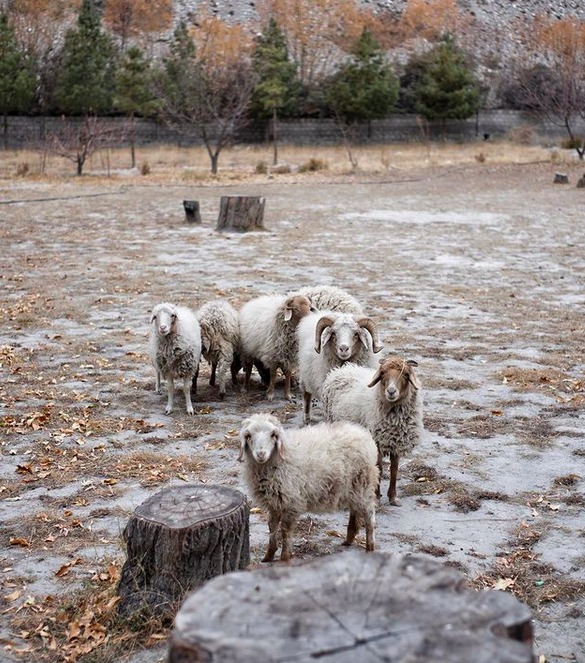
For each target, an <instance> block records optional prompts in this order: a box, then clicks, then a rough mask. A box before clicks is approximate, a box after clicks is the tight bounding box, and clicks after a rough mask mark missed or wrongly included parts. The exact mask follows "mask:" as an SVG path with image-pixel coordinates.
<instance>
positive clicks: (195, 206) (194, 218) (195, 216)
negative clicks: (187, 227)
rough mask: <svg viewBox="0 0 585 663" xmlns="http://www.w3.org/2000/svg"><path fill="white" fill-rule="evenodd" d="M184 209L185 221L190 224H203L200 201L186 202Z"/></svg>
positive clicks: (184, 202)
mask: <svg viewBox="0 0 585 663" xmlns="http://www.w3.org/2000/svg"><path fill="white" fill-rule="evenodd" d="M183 207H184V208H185V221H187V222H188V223H201V213H200V211H199V201H198V200H184V201H183Z"/></svg>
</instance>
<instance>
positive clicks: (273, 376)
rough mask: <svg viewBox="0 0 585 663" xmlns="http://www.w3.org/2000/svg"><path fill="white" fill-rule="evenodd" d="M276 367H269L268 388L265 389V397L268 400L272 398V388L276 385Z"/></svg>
mask: <svg viewBox="0 0 585 663" xmlns="http://www.w3.org/2000/svg"><path fill="white" fill-rule="evenodd" d="M277 370H278V368H277V367H276V366H271V367H270V384H269V385H268V390H267V391H266V398H267V399H268V400H269V401H272V400H274V388H275V387H276V371H277Z"/></svg>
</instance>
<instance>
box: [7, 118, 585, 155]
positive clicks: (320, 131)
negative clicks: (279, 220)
mask: <svg viewBox="0 0 585 663" xmlns="http://www.w3.org/2000/svg"><path fill="white" fill-rule="evenodd" d="M76 121H79V120H75V119H73V120H68V121H64V120H63V119H61V118H58V117H20V116H19V117H9V118H8V147H9V148H22V147H29V148H37V147H41V146H42V145H43V144H44V142H45V140H46V138H47V137H48V136H49V135H50V134H53V133H58V132H59V131H60V130H62V129H63V127H64V125H65V124H66V123H67V122H76ZM102 123H103V125H104V126H107V127H108V128H110V129H116V133H117V134H118V136H119V137H118V139H117V141H116V142H117V143H118V144H119V145H121V146H122V145H126V144H128V133H129V130H128V122H127V120H125V119H124V118H107V119H104V120H102ZM523 127H531V128H532V129H533V131H534V133H535V134H537V135H538V136H540V137H543V139H544V142H547V141H548V142H551V143H554V142H557V143H558V141H559V140H561V139H562V138H566V132H565V130H564V128H563V127H562V126H561V125H554V124H551V123H543V122H538V121H536V120H535V119H534V118H531V117H530V116H528V115H526V114H524V113H520V112H518V111H507V110H496V111H484V112H481V113H480V114H479V115H478V116H477V117H472V118H470V119H468V120H462V121H452V122H448V123H447V125H446V128H445V129H446V130H445V137H446V138H448V139H450V140H455V141H469V140H477V139H480V140H481V139H482V138H483V137H484V135H488V134H489V136H490V137H491V138H498V137H503V136H505V135H507V134H509V133H510V132H511V131H514V130H518V129H519V128H523ZM576 130H577V133H578V134H580V135H583V136H585V123H583V122H581V124H580V125H577V126H576ZM427 132H428V135H430V137H431V138H433V139H440V138H441V137H442V127H441V125H440V124H435V125H434V126H432V127H428V126H426V125H424V123H421V122H420V120H419V119H418V118H417V117H415V116H413V115H394V116H392V117H390V118H388V119H385V120H375V121H373V122H371V124H370V125H369V126H367V125H363V126H360V127H357V128H356V131H355V132H354V134H353V136H352V141H353V142H357V143H362V142H373V143H384V142H401V141H421V140H425V139H426V136H427ZM267 139H268V131H267V128H266V126H263V125H252V126H250V127H248V128H247V129H246V130H245V131H242V132H241V133H240V135H239V136H238V142H240V143H261V142H263V141H266V140H267ZM279 140H280V142H281V143H289V144H296V145H330V144H337V143H339V142H340V134H339V131H338V129H337V127H336V126H335V123H334V122H333V121H332V120H317V119H301V120H283V121H282V122H281V123H280V125H279ZM200 142H201V141H200V139H199V138H198V136H197V135H196V132H195V131H194V132H193V135H192V136H187V135H182V134H179V133H177V132H175V131H172V130H170V129H168V128H167V127H164V126H162V125H160V124H157V123H156V122H154V121H152V120H137V121H136V143H137V145H148V144H157V143H174V144H179V145H195V144H200Z"/></svg>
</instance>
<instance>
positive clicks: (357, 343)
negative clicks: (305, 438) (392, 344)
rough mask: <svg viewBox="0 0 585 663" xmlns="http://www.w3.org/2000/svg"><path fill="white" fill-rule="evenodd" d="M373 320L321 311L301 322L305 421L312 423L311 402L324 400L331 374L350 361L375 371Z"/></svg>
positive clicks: (376, 343)
mask: <svg viewBox="0 0 585 663" xmlns="http://www.w3.org/2000/svg"><path fill="white" fill-rule="evenodd" d="M377 336H378V335H377V332H376V327H375V325H374V322H373V320H371V319H370V318H366V317H359V316H356V315H350V314H349V313H336V312H334V311H320V312H316V313H311V314H310V315H308V316H306V317H305V318H303V320H301V322H300V323H299V326H298V329H297V337H298V344H299V383H300V386H301V393H302V395H303V420H304V423H305V424H308V423H310V421H311V400H312V399H313V398H320V397H321V387H322V385H323V382H324V380H325V378H326V377H327V374H328V373H329V371H330V370H331V369H333V368H337V367H338V366H341V365H342V364H345V363H346V362H348V361H351V362H354V363H355V364H359V365H362V366H371V367H372V368H375V367H376V366H377V361H376V358H375V356H374V354H375V353H378V352H380V350H382V346H380V345H378V340H377Z"/></svg>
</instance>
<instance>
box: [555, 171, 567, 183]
mask: <svg viewBox="0 0 585 663" xmlns="http://www.w3.org/2000/svg"><path fill="white" fill-rule="evenodd" d="M568 183H569V176H568V175H567V174H566V173H555V177H554V179H553V184H568Z"/></svg>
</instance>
